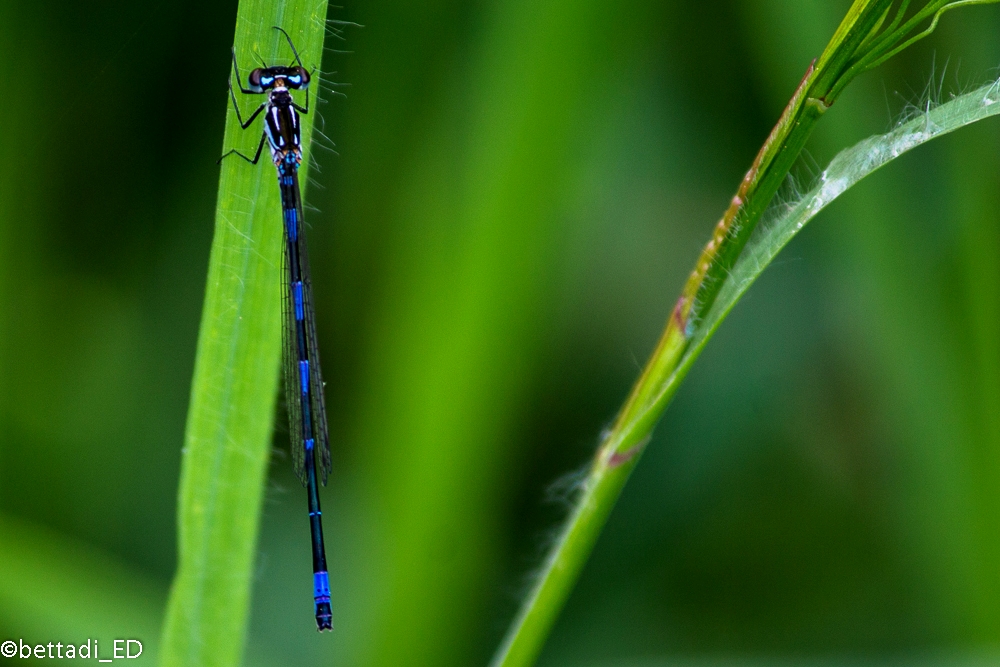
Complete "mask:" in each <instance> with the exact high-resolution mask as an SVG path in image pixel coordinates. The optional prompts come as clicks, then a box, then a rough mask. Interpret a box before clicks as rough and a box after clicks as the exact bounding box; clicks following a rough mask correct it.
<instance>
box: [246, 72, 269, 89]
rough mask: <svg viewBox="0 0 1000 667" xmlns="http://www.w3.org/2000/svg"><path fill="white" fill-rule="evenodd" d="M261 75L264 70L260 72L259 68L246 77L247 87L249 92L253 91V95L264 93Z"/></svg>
mask: <svg viewBox="0 0 1000 667" xmlns="http://www.w3.org/2000/svg"><path fill="white" fill-rule="evenodd" d="M263 74H264V70H262V69H261V68H259V67H258V68H257V69H255V70H254V71H252V72H250V76H248V77H247V83H248V84H250V86H249V87H250V90H252V91H254V92H255V93H262V92H264V88H265V84H264V82H263V79H264V78H265V77H264V76H263Z"/></svg>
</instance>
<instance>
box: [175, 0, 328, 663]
mask: <svg viewBox="0 0 1000 667" xmlns="http://www.w3.org/2000/svg"><path fill="white" fill-rule="evenodd" d="M326 9H327V3H326V2H325V0H322V1H321V0H241V2H240V4H239V9H238V14H237V21H236V37H235V47H236V54H237V57H238V58H239V62H240V67H241V68H242V74H243V76H244V77H245V76H246V75H247V73H248V72H249V69H251V68H253V67H256V66H258V64H259V62H260V61H259V60H258V59H259V58H262V59H263V60H264V61H265V62H267V63H268V64H273V63H285V62H291V60H292V54H291V53H290V52H289V49H288V45H287V43H286V42H285V41H284V39H283V38H282V36H281V34H280V33H279V32H278V31H276V30H272V29H271V26H281V27H282V28H284V29H285V30H287V31H288V33H289V35H291V37H292V40H293V41H294V43H295V46H296V48H297V49H298V51H299V53H300V54H301V56H302V59H303V63H304V64H305V65H306V67H308V68H312V67H313V66H316V67H317V68H318V66H319V65H320V60H321V57H322V53H323V38H324V35H325V29H326ZM219 57H225V58H227V59H228V54H220V56H219ZM319 88H320V86H319V78H318V76H316V77H314V80H313V85H312V89H311V91H310V93H311V94H312V95H314V96H315V95H316V94H317V93H318V91H319ZM237 99H238V101H239V102H240V104H241V109H242V111H243V116H244V118H246V117H247V115H248V114H249V113H251V112H252V111H253V109H254V108H255V107H256V105H257V104H259V103H260V102H261V101H263V99H262V97H257V96H253V97H250V96H242V95H239V94H237ZM214 104H217V105H218V106H217V107H216V109H218V110H219V111H220V112H221V107H222V105H223V104H225V105H226V106H227V107H229V111H228V116H227V121H226V134H225V140H224V141H223V143H222V146H220V155H221V154H222V151H223V149H225V150H229V149H230V148H237V149H239V150H240V151H241V152H243V153H245V154H249V155H253V151H254V150H256V147H257V142H258V141H259V140H260V136H261V135H260V131H262V128H261V126H260V125H258V124H255V125H254V126H252V128H251V129H248V130H246V131H243V130H241V129H240V127H239V124H238V123H237V121H236V116H235V114H234V113H233V111H232V108H231V103H230V101H229V99H228V94H227V93H226V92H225V82H224V81H220V82H219V97H218V99H217V100H216V101H215V103H214ZM311 108H312V109H316V108H317V107H316V106H315V105H313V106H312V107H311ZM314 116H315V114H314V113H311V114H309V115H308V116H303V127H302V142H303V146H304V148H305V153H306V156H307V159H308V155H309V145H310V138H311V135H312V127H313V120H314ZM269 163H270V160H269V159H268V158H267V155H266V154H265V155H264V156H263V157H262V158H261V163H260V164H258V165H257V166H251V165H249V164H247V163H246V162H245V161H243V160H240V159H239V158H230V159H227V160H226V161H225V162H224V163H223V165H222V173H221V177H220V180H219V197H218V203H217V208H216V216H215V236H214V240H213V242H212V250H211V258H210V260H209V269H208V281H207V286H206V291H205V305H204V310H203V312H202V321H201V329H200V332H199V335H198V352H197V357H196V360H195V371H194V379H193V382H192V387H191V403H190V406H189V410H188V420H187V428H186V433H185V442H184V456H183V462H182V470H181V482H180V491H179V500H178V540H179V545H178V547H179V548H178V568H177V573H176V575H175V579H174V583H173V587H172V589H171V593H170V600H169V603H168V607H167V616H166V620H165V624H164V629H163V639H162V655H163V659H162V664H164V665H185V666H186V667H191V666H194V665H236V664H238V663H239V661H240V656H241V653H242V648H243V643H244V635H245V632H246V621H247V612H248V607H249V597H250V584H251V574H252V570H253V563H254V552H255V549H256V543H257V532H258V525H259V516H260V507H261V497H262V490H263V486H264V482H265V473H266V469H267V461H268V458H269V449H270V438H271V428H272V423H273V415H274V405H275V397H276V395H277V386H278V364H279V358H280V335H281V334H280V323H279V322H280V298H279V294H280V292H279V286H280V274H279V270H280V266H281V234H282V231H281V213H280V203H279V198H278V187H277V184H276V182H275V179H276V178H277V177H276V175H275V171H274V168H273V167H272V166H271V165H270V164H269ZM303 166H304V165H303ZM301 182H302V183H303V184H305V183H307V182H308V180H307V178H306V175H305V174H303V177H302V179H301ZM309 581H310V580H309V577H308V573H303V594H302V599H303V604H310V603H311V599H310V586H309Z"/></svg>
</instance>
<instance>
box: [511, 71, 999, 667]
mask: <svg viewBox="0 0 1000 667" xmlns="http://www.w3.org/2000/svg"><path fill="white" fill-rule="evenodd" d="M998 114H1000V81H997V82H994V83H993V84H991V85H988V86H984V87H983V88H980V89H978V90H975V91H973V92H971V93H967V94H965V95H962V96H960V97H957V98H955V99H954V100H952V101H950V102H948V103H946V104H943V105H941V106H939V107H938V108H936V109H933V110H931V111H929V112H927V113H925V114H921V115H920V116H918V117H916V118H914V119H912V120H910V121H908V122H906V123H902V124H900V125H899V126H898V127H897V128H896V129H894V130H893V131H891V132H889V133H887V134H884V135H879V136H875V137H871V138H869V139H866V140H865V141H862V142H861V143H859V144H857V145H855V146H853V147H852V148H849V149H847V150H844V151H842V152H841V153H840V154H838V155H837V157H835V158H834V159H833V161H832V162H831V163H830V165H829V167H827V169H826V170H825V171H824V172H823V174H822V176H821V177H820V179H819V181H818V182H817V183H816V185H815V186H814V187H813V188H812V189H811V190H809V191H808V192H807V193H806V194H805V195H804V196H803V197H802V198H801V199H800V200H799V201H797V202H796V203H794V204H793V205H790V206H787V207H783V208H782V209H780V210H778V211H777V212H776V214H775V215H773V216H772V217H771V219H770V221H765V222H764V224H763V225H762V227H761V229H759V230H758V232H757V234H756V235H755V237H753V238H751V240H750V242H749V243H748V244H747V246H746V248H744V250H743V252H742V253H741V255H740V257H739V259H738V260H737V262H736V263H735V264H734V266H733V268H732V270H731V271H730V272H729V274H728V276H727V278H726V280H725V281H724V283H723V285H722V287H721V289H720V291H719V293H718V297H717V298H716V300H715V302H714V303H713V304H712V306H711V308H710V309H709V310H708V312H707V313H705V316H704V318H703V320H702V321H701V322H696V323H695V324H694V331H693V332H692V333H691V343H690V345H688V346H687V348H686V349H685V351H684V353H683V355H682V357H681V358H680V360H679V362H678V364H677V366H676V370H675V371H674V372H673V373H672V374H671V375H670V376H669V377H668V378H667V379H666V380H665V381H664V382H663V383H662V385H661V386H659V387H656V388H652V387H651V388H650V389H649V391H648V393H649V394H650V395H652V396H653V397H654V398H652V399H651V400H650V401H649V402H648V403H647V404H646V405H647V406H648V407H646V408H645V409H644V410H641V411H640V412H639V413H638V414H637V415H636V416H635V417H634V418H632V419H631V420H630V421H628V422H626V423H624V424H620V425H617V427H616V429H615V430H614V431H613V432H612V433H611V434H610V435H609V436H608V438H607V439H606V440H605V441H604V443H602V446H601V449H600V451H599V452H598V455H597V456H596V458H595V461H594V463H593V465H592V467H591V469H590V472H589V473H588V476H587V478H586V480H585V481H584V483H583V485H582V487H581V492H580V497H579V498H578V499H577V502H576V504H575V506H574V509H573V511H572V513H571V514H570V517H569V518H568V520H567V522H566V525H565V526H564V527H563V530H562V532H561V534H560V536H559V539H558V540H557V541H556V543H555V545H554V546H553V548H552V550H551V551H550V552H549V555H548V557H547V558H546V561H545V563H544V564H543V567H542V572H541V574H540V575H539V578H538V581H537V582H536V584H535V586H534V588H533V589H532V590H531V592H530V593H529V595H528V597H527V599H526V601H525V603H524V605H523V606H522V608H521V611H520V613H519V614H518V616H517V618H516V619H515V620H514V623H513V625H512V627H511V629H510V632H509V633H508V635H507V637H506V639H505V641H504V642H503V644H502V645H501V647H500V649H499V651H498V653H497V655H496V657H495V658H494V660H493V663H492V665H493V667H527V666H528V665H531V664H533V663H534V661H535V659H536V657H537V656H538V654H539V652H540V651H541V648H542V645H543V644H544V642H545V639H546V637H547V636H548V633H549V631H550V629H551V627H552V624H553V623H554V622H555V619H556V618H557V616H558V615H559V612H560V610H561V609H562V606H563V604H564V603H565V601H566V598H567V597H568V596H569V593H570V591H571V590H572V588H573V585H574V584H575V583H576V579H577V577H578V576H579V573H580V571H581V570H582V569H583V566H584V564H585V563H586V560H587V557H588V556H589V555H590V552H591V550H592V549H593V546H594V543H595V542H596V541H597V537H598V535H600V532H601V529H602V528H603V526H604V523H605V521H606V520H607V517H608V515H609V514H610V513H611V509H612V508H613V506H614V504H615V502H616V501H617V499H618V495H619V493H620V492H621V489H622V487H623V486H624V485H625V482H626V481H627V479H628V475H629V473H630V472H631V471H632V469H633V468H634V466H635V465H636V462H637V461H638V459H639V456H640V455H641V453H642V451H643V447H644V445H645V443H646V442H647V441H648V439H649V437H650V435H651V434H652V431H653V428H654V427H655V425H656V423H657V421H658V420H659V418H660V417H661V416H662V414H663V412H664V410H665V409H666V407H667V405H668V404H669V402H670V399H671V398H673V396H674V394H675V393H676V391H677V388H678V387H679V386H680V383H681V382H682V381H683V379H684V377H685V376H686V375H687V372H688V371H689V370H690V368H691V366H692V364H693V363H694V361H695V360H696V359H697V358H698V355H699V354H701V351H702V349H704V346H705V345H706V344H707V343H708V341H709V340H710V339H711V337H712V335H713V334H714V333H715V331H716V330H717V329H718V327H719V325H720V324H721V323H722V321H723V320H724V319H725V318H726V316H727V315H728V314H729V312H730V311H731V310H732V309H733V307H734V306H735V305H736V303H737V302H738V301H739V300H740V298H742V296H743V295H744V294H745V293H746V291H747V290H748V289H749V288H750V285H752V284H753V283H754V281H755V280H756V279H757V278H758V277H759V276H760V274H761V273H762V272H763V271H764V269H765V268H767V266H768V264H770V262H771V261H772V260H773V259H774V257H775V256H776V255H777V254H778V252H779V251H780V250H781V249H782V248H783V247H785V245H787V244H788V242H789V241H790V240H791V239H792V238H793V237H794V236H795V235H796V234H798V232H799V231H800V230H801V229H802V228H803V227H804V226H805V225H806V223H808V222H809V221H810V220H812V219H813V218H814V217H815V216H816V214H818V213H819V212H820V211H821V210H823V208H825V207H826V206H828V205H829V204H830V203H831V202H832V201H833V200H835V199H836V198H838V197H839V196H840V195H842V194H843V193H844V192H845V191H847V190H848V189H849V188H851V187H852V186H853V185H854V184H856V183H857V182H858V181H860V180H861V179H862V178H864V177H866V176H868V175H869V174H871V173H872V172H874V171H876V170H877V169H879V168H881V167H883V166H884V165H886V164H887V163H889V162H891V161H892V160H894V159H895V158H897V157H899V156H900V155H902V154H904V153H906V152H908V151H910V150H912V149H914V148H916V147H917V146H919V145H921V144H923V143H926V142H927V141H930V140H931V139H934V138H935V137H939V136H941V135H943V134H947V133H949V132H952V131H954V130H957V129H959V128H961V127H963V126H965V125H969V124H971V123H974V122H976V121H979V120H982V119H984V118H987V117H990V116H994V115H998ZM640 382H641V380H640Z"/></svg>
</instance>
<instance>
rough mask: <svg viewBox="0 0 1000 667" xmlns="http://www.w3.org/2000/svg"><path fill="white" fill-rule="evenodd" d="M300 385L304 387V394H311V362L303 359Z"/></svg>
mask: <svg viewBox="0 0 1000 667" xmlns="http://www.w3.org/2000/svg"><path fill="white" fill-rule="evenodd" d="M299 383H300V386H301V387H302V393H303V394H308V393H309V360H308V359H303V360H302V361H300V362H299Z"/></svg>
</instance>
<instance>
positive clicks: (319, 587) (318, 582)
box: [313, 572, 330, 602]
mask: <svg viewBox="0 0 1000 667" xmlns="http://www.w3.org/2000/svg"><path fill="white" fill-rule="evenodd" d="M313 589H314V593H315V595H314V597H315V598H316V602H329V601H330V576H329V575H328V574H327V573H326V572H314V573H313Z"/></svg>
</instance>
